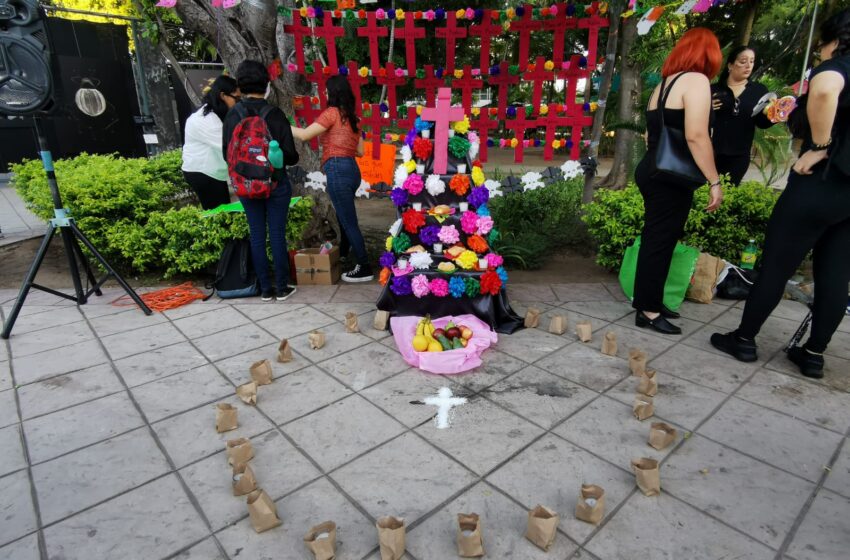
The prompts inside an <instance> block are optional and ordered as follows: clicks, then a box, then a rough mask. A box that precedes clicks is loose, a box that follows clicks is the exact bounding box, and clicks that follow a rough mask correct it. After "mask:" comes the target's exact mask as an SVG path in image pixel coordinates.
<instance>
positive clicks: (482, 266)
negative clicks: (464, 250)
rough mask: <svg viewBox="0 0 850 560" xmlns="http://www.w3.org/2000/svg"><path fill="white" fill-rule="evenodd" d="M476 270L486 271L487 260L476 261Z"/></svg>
mask: <svg viewBox="0 0 850 560" xmlns="http://www.w3.org/2000/svg"><path fill="white" fill-rule="evenodd" d="M478 268H480V269H481V270H486V269H487V259H485V258H480V259H478Z"/></svg>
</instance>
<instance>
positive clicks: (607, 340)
mask: <svg viewBox="0 0 850 560" xmlns="http://www.w3.org/2000/svg"><path fill="white" fill-rule="evenodd" d="M602 353H603V354H605V355H606V356H616V355H617V333H615V332H614V331H608V332H607V333H605V337H604V338H603V339H602Z"/></svg>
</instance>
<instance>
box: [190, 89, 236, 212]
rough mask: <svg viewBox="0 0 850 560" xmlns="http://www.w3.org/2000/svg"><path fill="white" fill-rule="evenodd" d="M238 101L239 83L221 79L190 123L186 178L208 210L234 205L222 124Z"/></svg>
mask: <svg viewBox="0 0 850 560" xmlns="http://www.w3.org/2000/svg"><path fill="white" fill-rule="evenodd" d="M237 101H239V88H238V87H237V85H236V80H234V79H233V78H231V77H230V76H219V77H218V78H216V79H215V81H214V82H213V83H212V85H211V86H210V89H209V91H207V93H206V94H205V95H204V99H203V102H204V103H203V105H201V107H200V109H198V110H197V111H195V112H194V113H192V114H191V115H190V116H189V118H188V119H187V120H186V131H185V133H184V135H183V136H184V138H185V142H184V143H183V166H182V170H183V176H184V177H185V178H186V182H187V183H189V186H190V187H192V190H193V191H195V194H196V195H198V200H200V201H201V206H202V207H203V208H204V209H205V210H209V209H211V208H216V207H218V206H219V205H221V204H228V203H230V190H229V189H228V187H227V163H226V162H225V161H224V158H223V157H222V152H221V137H222V133H223V132H222V130H223V128H222V121H224V117H225V115H227V111H229V110H230V108H231V107H233V106H234V105H236V102H237Z"/></svg>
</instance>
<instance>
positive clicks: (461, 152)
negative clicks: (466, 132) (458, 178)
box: [449, 136, 470, 159]
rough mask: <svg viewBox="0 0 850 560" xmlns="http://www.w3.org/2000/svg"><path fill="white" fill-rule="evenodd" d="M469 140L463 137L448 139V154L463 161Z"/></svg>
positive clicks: (466, 153) (467, 151) (467, 152)
mask: <svg viewBox="0 0 850 560" xmlns="http://www.w3.org/2000/svg"><path fill="white" fill-rule="evenodd" d="M469 146H470V144H469V140H467V139H466V138H464V137H463V136H452V137H451V138H449V153H450V154H451V155H452V156H454V157H455V158H457V159H465V158H466V156H467V155H468V154H469Z"/></svg>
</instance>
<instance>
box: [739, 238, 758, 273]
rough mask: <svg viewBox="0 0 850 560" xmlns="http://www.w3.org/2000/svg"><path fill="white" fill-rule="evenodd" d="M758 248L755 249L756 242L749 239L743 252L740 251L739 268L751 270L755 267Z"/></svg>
mask: <svg viewBox="0 0 850 560" xmlns="http://www.w3.org/2000/svg"><path fill="white" fill-rule="evenodd" d="M758 253H759V248H758V247H756V240H755V239H750V242H749V243H747V246H746V247H744V250H743V251H741V268H746V269H747V270H752V269H753V268H754V267H755V266H756V258H757V257H758Z"/></svg>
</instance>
